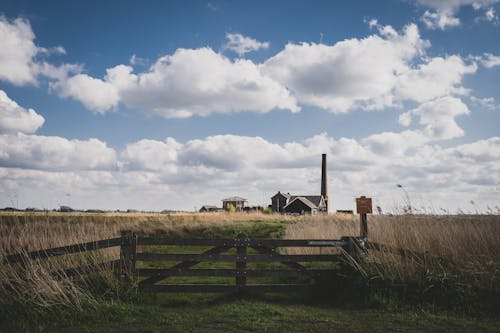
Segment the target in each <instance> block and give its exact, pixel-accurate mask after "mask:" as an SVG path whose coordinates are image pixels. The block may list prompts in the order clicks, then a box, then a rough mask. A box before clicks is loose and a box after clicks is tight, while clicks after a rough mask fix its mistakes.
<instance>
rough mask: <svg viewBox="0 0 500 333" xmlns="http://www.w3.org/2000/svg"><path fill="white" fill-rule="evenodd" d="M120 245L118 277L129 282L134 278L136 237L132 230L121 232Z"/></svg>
mask: <svg viewBox="0 0 500 333" xmlns="http://www.w3.org/2000/svg"><path fill="white" fill-rule="evenodd" d="M121 237H122V242H121V244H120V277H121V278H122V279H128V280H131V279H133V278H134V276H135V261H136V253H137V235H136V234H135V233H134V232H133V231H132V230H122V231H121Z"/></svg>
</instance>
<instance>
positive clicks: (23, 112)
mask: <svg viewBox="0 0 500 333" xmlns="http://www.w3.org/2000/svg"><path fill="white" fill-rule="evenodd" d="M44 121H45V119H44V118H43V117H42V116H41V115H39V114H38V113H36V112H35V110H33V109H25V108H23V107H21V106H19V105H18V104H17V103H16V102H15V101H13V100H11V99H10V98H9V96H7V94H6V93H5V91H3V90H1V89H0V134H7V133H10V134H12V133H17V132H22V133H34V132H36V130H37V129H38V128H40V127H41V126H42V125H43V123H44Z"/></svg>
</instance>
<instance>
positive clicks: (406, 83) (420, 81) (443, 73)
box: [395, 55, 477, 102]
mask: <svg viewBox="0 0 500 333" xmlns="http://www.w3.org/2000/svg"><path fill="white" fill-rule="evenodd" d="M476 70H477V66H476V64H475V63H472V64H470V65H467V64H465V63H464V61H463V60H462V58H461V57H459V56H457V55H453V56H448V57H446V58H442V57H435V58H431V59H429V61H428V62H426V63H423V64H420V65H419V66H418V67H416V68H413V69H409V70H408V71H406V72H404V73H403V74H402V75H400V76H398V78H397V79H396V83H395V95H396V96H397V98H398V99H400V100H413V101H417V102H424V101H428V100H431V99H434V98H436V97H442V96H447V95H451V94H464V93H466V92H467V90H466V89H465V88H464V87H463V86H462V81H463V78H464V75H465V74H472V73H475V72H476Z"/></svg>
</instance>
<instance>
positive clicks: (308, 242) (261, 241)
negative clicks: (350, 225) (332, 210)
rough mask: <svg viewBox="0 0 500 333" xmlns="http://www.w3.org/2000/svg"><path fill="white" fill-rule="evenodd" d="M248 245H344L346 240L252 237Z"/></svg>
mask: <svg viewBox="0 0 500 333" xmlns="http://www.w3.org/2000/svg"><path fill="white" fill-rule="evenodd" d="M246 245H248V246H252V247H253V246H266V247H342V246H345V242H344V241H342V240H337V239H250V240H249V241H248V242H247V244H246Z"/></svg>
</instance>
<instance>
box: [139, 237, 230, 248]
mask: <svg viewBox="0 0 500 333" xmlns="http://www.w3.org/2000/svg"><path fill="white" fill-rule="evenodd" d="M236 243H237V241H236V240H235V239H182V238H167V237H145V236H139V237H138V238H137V245H189V246H229V247H233V246H235V245H236Z"/></svg>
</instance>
